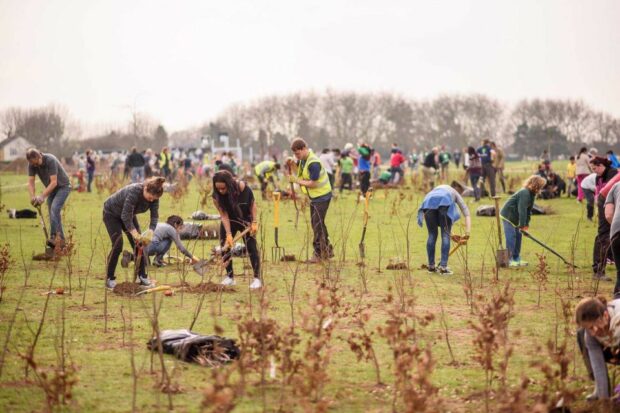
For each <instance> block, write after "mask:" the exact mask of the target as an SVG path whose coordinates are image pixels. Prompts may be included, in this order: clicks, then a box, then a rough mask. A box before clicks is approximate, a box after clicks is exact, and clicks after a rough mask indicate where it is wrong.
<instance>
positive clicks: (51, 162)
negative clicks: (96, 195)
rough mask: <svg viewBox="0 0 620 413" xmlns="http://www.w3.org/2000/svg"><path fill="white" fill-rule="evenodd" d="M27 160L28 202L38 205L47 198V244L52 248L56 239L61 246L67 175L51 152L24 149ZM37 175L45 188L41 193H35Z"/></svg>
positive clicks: (61, 246)
mask: <svg viewBox="0 0 620 413" xmlns="http://www.w3.org/2000/svg"><path fill="white" fill-rule="evenodd" d="M26 160H27V161H28V192H29V193H30V203H31V204H32V205H33V206H39V205H41V204H43V202H45V200H46V199H47V208H48V212H49V216H50V234H49V236H50V239H48V240H47V246H48V247H49V248H51V249H54V247H55V246H56V239H59V240H60V241H59V242H60V248H63V246H64V241H65V233H64V231H63V228H62V208H63V207H64V205H65V202H66V201H67V198H68V197H69V193H70V192H71V183H70V181H69V176H68V175H67V173H66V172H65V169H64V168H63V167H62V165H61V164H60V162H59V161H58V159H57V158H56V157H55V156H54V155H52V154H51V153H41V152H40V151H38V150H37V149H35V148H30V149H28V150H27V151H26ZM35 175H37V176H38V177H39V179H40V180H41V182H42V183H43V185H44V186H45V188H44V189H43V191H42V192H41V194H39V195H36V193H35V183H34V176H35Z"/></svg>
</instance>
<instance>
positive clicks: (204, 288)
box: [186, 281, 237, 294]
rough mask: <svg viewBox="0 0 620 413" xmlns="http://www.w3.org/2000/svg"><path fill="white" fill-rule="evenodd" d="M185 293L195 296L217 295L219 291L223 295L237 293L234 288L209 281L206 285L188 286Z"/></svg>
mask: <svg viewBox="0 0 620 413" xmlns="http://www.w3.org/2000/svg"><path fill="white" fill-rule="evenodd" d="M186 291H188V292H190V293H196V294H202V293H217V292H220V291H222V292H224V293H234V292H236V291H237V289H236V288H235V287H230V286H224V285H220V284H216V283H214V282H211V281H209V282H206V283H200V284H196V285H189V286H188V287H187V290H186Z"/></svg>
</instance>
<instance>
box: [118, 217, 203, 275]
mask: <svg viewBox="0 0 620 413" xmlns="http://www.w3.org/2000/svg"><path fill="white" fill-rule="evenodd" d="M182 228H183V218H181V217H180V216H178V215H171V216H169V217H168V219H167V220H166V222H165V223H158V224H157V226H156V227H155V231H154V232H153V239H152V240H151V243H150V244H149V245H147V246H146V247H145V248H144V254H145V255H146V256H149V257H150V256H152V255H154V256H155V259H154V260H153V265H155V266H156V267H163V266H164V265H166V264H165V263H164V262H163V259H164V255H166V253H167V252H168V251H169V250H170V247H171V246H172V243H173V242H174V244H175V245H176V246H177V248H178V249H179V251H181V253H182V254H183V255H185V256H186V257H188V258H189V259H190V260H191V261H192V264H195V263H197V262H198V261H199V259H198V258H197V257H195V256H194V255H193V254H192V253H191V252H189V251H188V250H187V249H186V248H185V246H183V243H182V242H181V238H180V237H179V232H181V229H182ZM132 260H133V254H131V253H129V252H128V251H123V259H122V261H121V265H122V266H123V267H127V266H128V265H129V261H132Z"/></svg>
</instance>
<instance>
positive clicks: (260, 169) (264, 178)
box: [254, 161, 280, 199]
mask: <svg viewBox="0 0 620 413" xmlns="http://www.w3.org/2000/svg"><path fill="white" fill-rule="evenodd" d="M279 170H280V164H279V163H277V162H275V161H262V162H260V163H259V164H258V165H256V166H255V167H254V174H255V175H256V177H257V178H258V182H260V192H261V196H262V197H263V199H267V192H266V191H267V185H268V184H269V182H271V185H273V187H274V189H278V183H277V179H278V171H279ZM273 175H275V176H276V180H274V179H273Z"/></svg>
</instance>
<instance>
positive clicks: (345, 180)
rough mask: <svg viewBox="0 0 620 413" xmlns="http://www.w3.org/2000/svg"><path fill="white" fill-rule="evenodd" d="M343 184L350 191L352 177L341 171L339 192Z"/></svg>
mask: <svg viewBox="0 0 620 413" xmlns="http://www.w3.org/2000/svg"><path fill="white" fill-rule="evenodd" d="M345 186H346V187H347V188H348V189H349V191H351V190H352V189H353V179H352V177H351V174H348V173H344V172H343V173H342V174H341V175H340V192H342V190H343V189H344V187H345Z"/></svg>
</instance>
